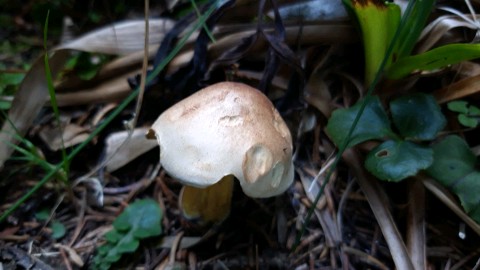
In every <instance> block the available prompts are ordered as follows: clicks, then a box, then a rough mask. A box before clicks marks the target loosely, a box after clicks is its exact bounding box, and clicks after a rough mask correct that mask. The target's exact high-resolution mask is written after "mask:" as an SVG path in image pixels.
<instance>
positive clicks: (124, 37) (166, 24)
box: [56, 19, 175, 55]
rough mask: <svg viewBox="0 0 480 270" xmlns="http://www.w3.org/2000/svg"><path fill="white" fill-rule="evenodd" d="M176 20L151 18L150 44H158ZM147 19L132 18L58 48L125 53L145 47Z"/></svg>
mask: <svg viewBox="0 0 480 270" xmlns="http://www.w3.org/2000/svg"><path fill="white" fill-rule="evenodd" d="M174 25H175V22H174V21H172V20H169V19H152V20H149V39H148V41H149V44H152V45H158V44H159V43H160V41H161V40H162V39H163V37H164V36H165V34H166V33H167V32H168V31H169V30H170V29H172V27H173V26H174ZM144 35H145V21H144V20H130V21H125V22H121V23H116V24H113V25H109V26H106V27H103V28H100V29H98V30H95V31H92V32H89V33H87V34H85V35H83V36H81V37H79V38H76V39H74V40H72V41H70V42H68V43H66V44H61V45H60V46H59V47H58V48H56V50H57V49H72V50H80V51H85V52H94V53H104V54H118V55H125V54H129V53H133V52H137V51H141V50H143V49H144Z"/></svg>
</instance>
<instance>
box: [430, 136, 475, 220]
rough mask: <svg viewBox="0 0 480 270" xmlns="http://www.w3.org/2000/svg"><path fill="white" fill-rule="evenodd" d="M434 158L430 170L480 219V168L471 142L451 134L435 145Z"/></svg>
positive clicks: (468, 210)
mask: <svg viewBox="0 0 480 270" xmlns="http://www.w3.org/2000/svg"><path fill="white" fill-rule="evenodd" d="M433 157H434V162H433V164H432V166H430V168H428V169H427V173H428V174H429V175H430V176H432V177H433V178H435V179H436V180H437V181H438V182H440V183H441V184H442V185H444V186H446V187H447V188H448V189H450V190H451V191H452V192H454V193H455V194H456V195H457V196H458V198H459V199H460V202H461V204H462V206H463V208H464V209H465V212H466V213H467V214H468V215H470V216H471V217H472V218H473V219H474V220H475V221H476V222H478V223H480V196H478V194H480V171H479V170H477V169H476V167H475V166H476V164H477V157H476V156H475V154H474V153H473V152H472V151H471V150H470V148H469V147H468V145H467V143H466V142H465V141H464V140H463V139H462V138H460V137H458V136H456V135H451V136H448V137H446V138H445V139H443V140H442V141H440V142H439V143H436V144H435V145H433Z"/></svg>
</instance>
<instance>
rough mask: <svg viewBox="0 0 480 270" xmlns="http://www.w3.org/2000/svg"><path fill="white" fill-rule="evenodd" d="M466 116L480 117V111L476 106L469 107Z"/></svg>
mask: <svg viewBox="0 0 480 270" xmlns="http://www.w3.org/2000/svg"><path fill="white" fill-rule="evenodd" d="M468 115H470V116H480V109H479V108H478V107H476V106H473V105H470V106H469V107H468Z"/></svg>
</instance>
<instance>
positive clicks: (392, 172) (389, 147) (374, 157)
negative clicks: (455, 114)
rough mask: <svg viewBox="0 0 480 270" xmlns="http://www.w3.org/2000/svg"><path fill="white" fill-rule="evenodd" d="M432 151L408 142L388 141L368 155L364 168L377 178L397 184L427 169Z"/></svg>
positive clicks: (430, 162) (431, 159)
mask: <svg viewBox="0 0 480 270" xmlns="http://www.w3.org/2000/svg"><path fill="white" fill-rule="evenodd" d="M432 162H433V151H432V149H430V148H428V147H425V146H421V145H418V144H415V143H412V142H409V141H393V140H389V141H386V142H384V143H382V144H381V145H379V146H377V147H375V148H374V149H373V150H372V151H370V153H368V155H367V158H366V160H365V168H366V169H367V170H368V171H369V172H370V173H372V174H373V175H375V176H376V177H377V178H379V179H382V180H387V181H393V182H398V181H400V180H403V179H405V178H407V177H409V176H412V175H415V174H417V173H418V171H419V170H422V169H426V168H428V167H429V166H430V165H431V164H432Z"/></svg>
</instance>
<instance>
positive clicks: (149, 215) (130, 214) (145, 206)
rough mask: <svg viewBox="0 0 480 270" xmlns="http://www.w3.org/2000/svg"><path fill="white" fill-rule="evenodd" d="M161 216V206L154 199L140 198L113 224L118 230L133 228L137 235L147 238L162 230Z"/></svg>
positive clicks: (134, 233)
mask: <svg viewBox="0 0 480 270" xmlns="http://www.w3.org/2000/svg"><path fill="white" fill-rule="evenodd" d="M161 218H162V213H161V210H160V207H158V204H157V203H156V202H155V201H154V200H150V199H146V200H138V201H136V202H134V203H132V204H131V205H130V206H129V207H127V208H126V209H125V211H123V213H122V214H121V215H120V216H119V217H118V218H117V219H115V221H114V222H113V226H114V227H115V229H117V230H118V231H123V230H129V229H131V231H132V233H133V235H134V236H135V237H138V238H146V237H150V236H155V235H159V234H160V233H161V232H162V231H161V227H160V225H161V223H160V220H161Z"/></svg>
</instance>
